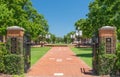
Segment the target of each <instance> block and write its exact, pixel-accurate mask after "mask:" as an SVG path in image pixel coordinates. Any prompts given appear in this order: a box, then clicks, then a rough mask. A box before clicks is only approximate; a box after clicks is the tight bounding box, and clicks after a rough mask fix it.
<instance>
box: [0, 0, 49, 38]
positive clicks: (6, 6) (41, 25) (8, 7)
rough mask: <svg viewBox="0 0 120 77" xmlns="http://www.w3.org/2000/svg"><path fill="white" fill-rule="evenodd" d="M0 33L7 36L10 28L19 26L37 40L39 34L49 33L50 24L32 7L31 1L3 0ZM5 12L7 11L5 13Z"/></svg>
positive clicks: (0, 5) (0, 9) (0, 14)
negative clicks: (7, 29)
mask: <svg viewBox="0 0 120 77" xmlns="http://www.w3.org/2000/svg"><path fill="white" fill-rule="evenodd" d="M0 3H1V4H0V7H3V8H0V11H1V13H0V17H2V19H0V31H1V32H0V33H1V34H3V35H4V34H5V33H4V32H5V29H6V28H7V27H9V26H13V25H17V26H20V27H23V28H25V32H26V33H29V34H30V35H31V38H32V39H33V40H37V38H38V36H39V34H40V33H41V32H42V33H46V32H47V31H48V28H49V27H48V24H47V21H46V20H45V18H44V16H43V15H41V14H39V13H38V12H37V11H36V10H35V9H34V8H33V6H32V3H31V2H30V0H1V1H0ZM4 10H5V11H4Z"/></svg>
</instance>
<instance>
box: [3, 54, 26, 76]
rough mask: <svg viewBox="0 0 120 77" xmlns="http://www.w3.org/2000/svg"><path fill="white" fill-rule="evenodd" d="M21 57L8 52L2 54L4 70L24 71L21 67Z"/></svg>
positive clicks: (15, 72) (12, 72) (12, 71)
mask: <svg viewBox="0 0 120 77" xmlns="http://www.w3.org/2000/svg"><path fill="white" fill-rule="evenodd" d="M23 64H24V63H23V58H22V57H21V56H20V55H15V54H9V55H5V56H4V65H5V71H4V73H7V74H22V73H23V72H24V68H23V66H24V65H23Z"/></svg>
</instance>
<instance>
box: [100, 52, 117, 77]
mask: <svg viewBox="0 0 120 77" xmlns="http://www.w3.org/2000/svg"><path fill="white" fill-rule="evenodd" d="M116 59H117V57H116V55H115V54H103V55H99V64H98V68H99V69H98V74H99V75H107V74H113V72H114V64H115V62H116Z"/></svg>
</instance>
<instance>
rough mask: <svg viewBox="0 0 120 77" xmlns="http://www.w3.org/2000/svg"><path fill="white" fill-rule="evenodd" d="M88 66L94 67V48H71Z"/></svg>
mask: <svg viewBox="0 0 120 77" xmlns="http://www.w3.org/2000/svg"><path fill="white" fill-rule="evenodd" d="M71 49H72V51H73V52H74V53H75V54H76V56H78V57H80V58H81V59H82V60H83V61H84V62H85V63H86V64H88V66H90V67H92V48H71Z"/></svg>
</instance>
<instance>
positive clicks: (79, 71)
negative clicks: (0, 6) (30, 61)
mask: <svg viewBox="0 0 120 77" xmlns="http://www.w3.org/2000/svg"><path fill="white" fill-rule="evenodd" d="M38 54H39V53H38ZM90 70H91V68H90V67H89V66H88V65H86V64H85V63H84V62H83V61H82V60H81V59H80V58H78V57H76V56H75V54H74V53H73V52H72V51H71V50H70V48H69V47H53V48H52V49H51V50H49V51H48V53H47V54H46V55H44V56H43V57H42V58H41V59H40V60H39V61H38V62H37V63H36V64H35V65H33V66H32V67H31V69H30V70H29V72H28V73H27V74H26V76H27V77H93V76H92V75H90V72H91V71H90Z"/></svg>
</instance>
